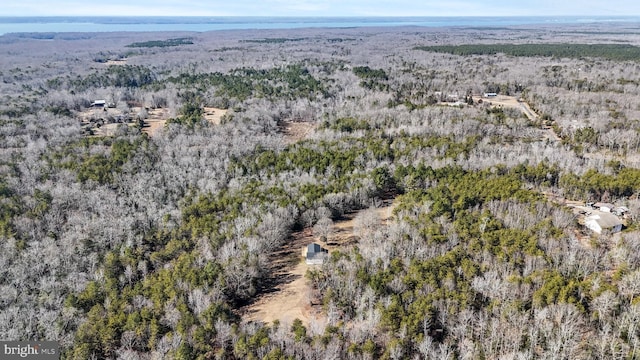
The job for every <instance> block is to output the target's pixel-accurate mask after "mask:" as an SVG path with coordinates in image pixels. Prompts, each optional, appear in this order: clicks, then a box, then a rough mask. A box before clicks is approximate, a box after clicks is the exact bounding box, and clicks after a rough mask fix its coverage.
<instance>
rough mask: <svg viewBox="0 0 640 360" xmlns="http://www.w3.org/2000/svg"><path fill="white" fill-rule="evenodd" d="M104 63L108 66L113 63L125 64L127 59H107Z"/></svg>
mask: <svg viewBox="0 0 640 360" xmlns="http://www.w3.org/2000/svg"><path fill="white" fill-rule="evenodd" d="M105 64H107V65H109V66H113V65H126V64H127V60H126V59H120V60H108V61H107V62H106V63H105Z"/></svg>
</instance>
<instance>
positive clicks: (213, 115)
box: [204, 107, 229, 125]
mask: <svg viewBox="0 0 640 360" xmlns="http://www.w3.org/2000/svg"><path fill="white" fill-rule="evenodd" d="M227 111H229V110H226V109H218V108H214V107H205V108H204V118H205V119H206V120H207V121H209V122H210V123H212V124H214V125H220V122H221V121H222V117H223V116H225V115H226V114H227Z"/></svg>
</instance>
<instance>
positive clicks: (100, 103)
mask: <svg viewBox="0 0 640 360" xmlns="http://www.w3.org/2000/svg"><path fill="white" fill-rule="evenodd" d="M106 104H107V101H106V100H96V101H94V102H92V103H91V107H93V108H104V107H105V105H106Z"/></svg>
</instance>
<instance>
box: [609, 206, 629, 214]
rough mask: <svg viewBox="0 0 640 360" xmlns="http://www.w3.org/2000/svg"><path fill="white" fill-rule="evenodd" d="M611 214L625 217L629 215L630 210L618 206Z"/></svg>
mask: <svg viewBox="0 0 640 360" xmlns="http://www.w3.org/2000/svg"><path fill="white" fill-rule="evenodd" d="M611 212H612V213H614V214H616V215H618V216H625V215H627V214H628V213H629V208H627V207H625V206H618V207H616V208H614V209H613V210H612V211H611Z"/></svg>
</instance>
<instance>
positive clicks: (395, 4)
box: [0, 0, 640, 16]
mask: <svg viewBox="0 0 640 360" xmlns="http://www.w3.org/2000/svg"><path fill="white" fill-rule="evenodd" d="M3 2H8V3H9V4H6V3H5V4H3V5H2V6H0V16H55V15H60V16H74V15H105V16H554V15H587V16H597V15H601V16H616V15H629V16H632V15H640V1H638V0H616V1H602V0H599V1H594V0H482V1H481V0H436V1H434V0H423V1H417V0H413V1H412V0H396V1H381V0H262V1H250V0H225V1H194V0H183V1H178V0H106V1H80V0H4V1H3Z"/></svg>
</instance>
